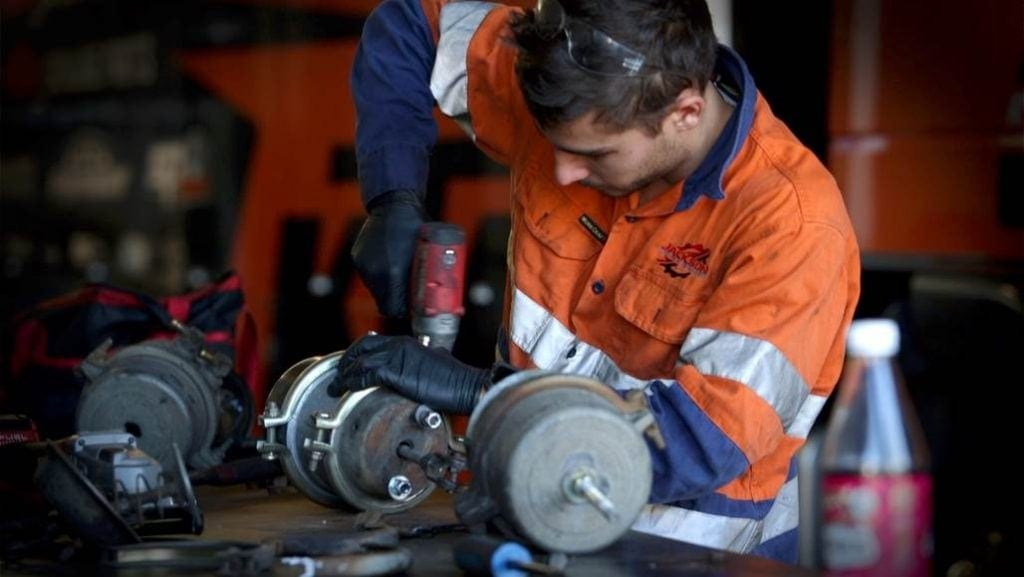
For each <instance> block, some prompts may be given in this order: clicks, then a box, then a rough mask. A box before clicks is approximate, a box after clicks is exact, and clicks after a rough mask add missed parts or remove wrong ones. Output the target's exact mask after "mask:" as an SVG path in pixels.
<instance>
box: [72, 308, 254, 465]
mask: <svg viewBox="0 0 1024 577" xmlns="http://www.w3.org/2000/svg"><path fill="white" fill-rule="evenodd" d="M180 330H181V331H182V332H181V334H180V335H178V336H176V337H175V338H174V339H172V340H170V341H163V340H149V341H144V342H142V343H139V344H136V345H132V346H129V347H125V348H123V349H121V350H119V351H117V352H116V353H114V354H113V355H110V356H108V352H109V350H110V345H111V343H110V341H107V342H106V343H104V344H103V345H101V346H100V347H98V348H97V349H96V350H94V351H93V352H92V353H90V354H89V356H88V357H87V358H86V359H85V360H84V361H83V362H82V364H81V365H79V369H80V371H81V373H82V374H83V375H84V377H85V378H86V379H87V380H88V381H89V382H88V384H87V385H86V386H85V388H84V389H83V391H82V396H81V398H80V400H79V404H78V409H77V412H76V415H75V420H76V427H77V431H79V433H83V432H94V431H112V430H119V431H125V432H127V433H131V434H132V435H133V436H134V437H136V438H137V439H138V446H139V448H140V449H141V450H143V451H144V452H146V453H147V454H149V455H151V456H153V457H154V458H155V459H157V460H158V461H160V463H161V465H163V467H164V468H165V469H170V468H172V467H174V465H175V461H174V450H173V449H172V447H174V446H177V447H178V448H179V450H180V451H181V452H182V456H183V457H184V459H185V463H186V464H187V465H188V466H189V467H191V468H193V469H206V468H208V467H212V466H214V465H217V464H218V463H220V462H221V461H222V460H223V459H224V453H225V452H226V451H227V449H228V448H229V446H230V445H231V443H232V441H233V440H234V437H235V436H237V435H236V434H235V433H236V432H237V429H238V428H239V426H245V425H244V423H243V422H244V421H246V419H245V418H240V414H239V411H238V407H239V406H240V405H239V399H238V398H237V395H238V393H237V391H235V390H233V389H231V388H230V387H224V386H223V383H224V379H225V377H226V376H227V375H228V373H229V372H230V370H231V361H230V360H229V359H228V358H227V357H226V356H224V355H221V354H217V353H211V352H210V351H208V350H206V349H204V348H203V334H202V333H201V332H200V331H198V330H196V329H194V328H191V327H185V326H180ZM248 402H249V404H251V400H249V401H248ZM242 404H245V403H242ZM249 410H250V413H251V409H249ZM243 413H244V411H243Z"/></svg>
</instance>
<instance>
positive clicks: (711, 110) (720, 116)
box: [640, 82, 735, 204]
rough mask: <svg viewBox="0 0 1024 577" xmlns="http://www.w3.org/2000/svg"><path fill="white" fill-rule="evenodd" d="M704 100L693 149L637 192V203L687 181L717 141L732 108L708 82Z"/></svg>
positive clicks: (644, 201) (642, 202)
mask: <svg viewBox="0 0 1024 577" xmlns="http://www.w3.org/2000/svg"><path fill="white" fill-rule="evenodd" d="M704 101H705V102H706V103H707V105H706V107H705V109H704V115H703V118H702V119H701V122H700V125H698V126H697V128H696V129H695V130H697V133H696V134H695V135H694V136H695V139H694V140H695V142H696V143H697V144H696V146H695V147H694V148H693V149H692V150H690V154H688V155H687V158H685V159H684V160H683V162H681V163H680V164H679V167H678V168H677V169H676V170H674V171H672V172H670V173H668V174H666V175H665V177H664V178H662V179H659V180H657V181H655V182H653V183H651V184H650V185H648V186H647V188H645V189H644V190H641V191H640V204H644V203H646V202H648V201H649V200H651V199H653V198H655V197H656V196H658V195H659V194H661V193H662V192H665V190H667V189H669V188H672V187H675V186H677V185H678V184H679V183H681V182H683V181H685V180H686V179H687V178H689V177H690V175H691V174H693V173H694V172H695V171H696V170H697V168H698V167H699V166H700V165H701V163H702V162H704V159H705V158H707V156H708V153H709V152H710V151H711V147H713V146H714V145H715V142H717V141H718V138H719V136H721V134H722V131H723V130H724V129H725V125H726V124H728V122H729V118H730V116H731V115H732V111H733V109H734V108H735V107H734V106H733V105H731V104H729V103H728V102H726V100H725V99H724V98H722V95H721V94H719V93H718V89H717V88H715V86H714V84H712V83H711V82H708V84H707V86H705V87H704Z"/></svg>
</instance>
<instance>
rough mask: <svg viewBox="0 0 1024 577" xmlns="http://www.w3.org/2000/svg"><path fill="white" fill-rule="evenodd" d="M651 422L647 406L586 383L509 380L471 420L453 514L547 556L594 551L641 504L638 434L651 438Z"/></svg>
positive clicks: (643, 461) (645, 474)
mask: <svg viewBox="0 0 1024 577" xmlns="http://www.w3.org/2000/svg"><path fill="white" fill-rule="evenodd" d="M652 424H653V418H651V417H650V413H649V412H648V411H647V410H646V409H639V408H638V407H637V405H636V404H635V401H633V402H630V401H624V400H623V399H622V398H621V397H619V395H618V394H616V393H615V392H614V391H612V390H611V389H610V388H609V387H607V386H606V385H604V384H601V383H599V382H597V381H594V380H591V379H586V378H582V377H576V376H568V375H555V374H550V373H544V372H540V371H524V372H522V373H518V374H516V375H514V376H512V377H509V378H507V379H505V380H504V381H502V382H501V384H499V385H498V386H496V387H495V388H493V389H491V390H490V391H488V392H487V393H486V394H485V396H484V397H483V399H481V402H480V403H479V404H478V405H477V408H476V409H475V410H474V411H473V414H472V415H471V417H470V422H469V428H468V430H467V433H466V448H467V452H468V456H469V469H470V471H472V473H473V478H472V481H471V483H470V487H469V489H468V490H467V491H465V492H463V493H459V494H457V496H456V502H455V508H456V514H457V515H458V516H459V519H460V520H461V521H463V522H464V523H466V524H469V525H479V524H483V523H492V524H493V525H495V526H497V527H499V528H503V530H504V532H506V533H508V536H509V537H512V538H515V539H525V540H526V541H527V542H529V543H531V544H532V545H534V546H535V547H537V548H539V549H542V550H545V551H549V552H563V553H587V552H592V551H596V550H598V549H601V548H603V547H605V546H607V545H609V544H611V543H612V542H614V541H615V540H616V539H618V538H619V537H620V536H621V535H622V534H623V533H625V532H626V531H627V530H628V529H629V527H630V525H632V523H633V521H634V520H635V519H636V517H637V516H638V515H639V513H640V510H641V508H642V507H643V506H644V505H645V504H646V502H647V498H648V495H649V493H650V487H651V463H650V454H649V452H648V449H647V445H646V443H645V442H644V439H643V436H644V435H648V436H651V435H655V436H657V437H660V433H658V431H657V427H654V429H653V430H651V426H652ZM652 439H653V438H652Z"/></svg>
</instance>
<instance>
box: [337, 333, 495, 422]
mask: <svg viewBox="0 0 1024 577" xmlns="http://www.w3.org/2000/svg"><path fill="white" fill-rule="evenodd" d="M510 372H514V369H511V368H509V367H506V366H504V365H499V366H498V367H496V368H492V369H481V368H477V367H473V366H470V365H467V364H465V363H463V362H461V361H459V360H458V359H456V358H455V357H453V356H451V354H449V353H448V351H446V350H444V349H440V348H430V347H426V346H424V345H422V344H420V343H419V342H418V341H416V340H415V339H413V338H412V337H408V336H384V335H367V336H365V337H362V338H361V339H359V340H358V341H356V342H355V343H353V344H352V346H351V347H349V348H348V350H346V351H345V354H344V355H342V356H341V359H339V360H338V375H337V378H335V379H334V381H333V382H332V383H331V384H330V385H329V386H328V390H327V392H328V394H330V395H332V396H339V395H340V394H342V393H343V392H344V391H345V390H346V389H354V390H359V389H364V388H366V387H377V386H384V387H388V388H390V389H391V390H393V391H395V392H396V393H398V394H400V395H402V396H403V397H406V398H407V399H411V400H413V401H416V402H418V403H423V404H424V405H427V406H428V407H431V408H432V409H435V410H438V411H443V412H447V413H455V414H468V413H469V412H470V411H472V410H473V406H474V405H476V401H477V399H478V398H479V397H480V393H481V392H482V391H483V389H484V387H486V386H489V385H490V384H491V383H492V382H494V380H495V377H496V376H501V377H504V376H506V375H507V374H509V373H510Z"/></svg>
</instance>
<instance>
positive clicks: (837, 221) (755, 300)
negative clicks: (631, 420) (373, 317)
mask: <svg viewBox="0 0 1024 577" xmlns="http://www.w3.org/2000/svg"><path fill="white" fill-rule="evenodd" d="M352 85H353V89H354V94H355V98H356V105H357V108H358V113H359V126H358V135H357V155H358V161H359V171H360V180H361V184H362V187H363V188H362V190H363V195H364V201H365V204H366V207H367V209H368V212H369V218H368V220H367V223H366V225H365V226H364V229H363V230H362V231H361V233H360V238H359V240H358V241H357V243H356V245H355V247H354V249H353V256H354V259H355V262H356V265H357V266H358V267H359V268H360V271H361V274H363V277H364V279H365V280H366V282H367V284H368V285H369V287H370V288H371V290H372V292H373V293H374V295H375V296H376V298H377V302H378V306H379V307H380V309H381V311H382V312H383V313H385V314H390V315H401V314H403V313H404V312H405V294H406V292H407V288H406V282H407V278H406V277H407V275H408V272H407V271H408V270H409V262H410V258H411V254H412V247H413V243H414V241H413V237H414V234H415V230H416V229H417V227H418V226H419V224H420V222H422V219H423V216H422V214H423V212H422V196H423V191H424V188H425V185H424V183H425V180H426V167H427V157H428V155H429V152H430V147H431V146H432V145H433V143H434V139H435V131H436V129H435V127H434V123H433V119H432V117H431V114H432V107H433V105H434V103H435V101H436V102H437V103H438V104H439V105H440V107H441V109H442V111H443V112H445V113H446V114H448V115H450V116H453V117H455V118H456V119H457V120H459V121H460V122H461V123H462V124H463V125H464V127H465V128H466V129H467V130H468V131H469V132H470V134H471V135H472V137H473V139H474V140H475V142H476V144H477V145H479V146H480V148H481V149H483V150H484V151H485V152H486V153H487V154H489V155H490V156H492V157H493V158H495V159H496V160H498V161H500V162H503V163H505V164H507V165H508V166H509V168H510V170H511V178H512V202H511V215H512V233H511V238H510V239H509V259H508V265H509V267H508V268H509V286H508V292H507V294H506V306H505V325H504V329H503V331H502V334H501V335H500V337H499V347H498V348H499V352H500V355H501V357H502V359H501V360H502V361H505V362H508V363H511V365H513V366H514V367H519V368H525V367H539V368H542V369H546V370H549V371H556V372H564V373H574V374H583V375H586V376H589V377H592V378H595V379H597V380H599V381H602V382H604V383H607V384H608V385H609V386H611V387H613V388H614V389H616V390H617V391H623V392H624V391H628V390H630V389H635V388H643V389H644V390H645V391H646V392H647V397H646V398H647V399H648V403H649V405H650V409H651V411H652V413H653V414H654V415H655V417H656V419H657V422H658V424H659V427H660V429H661V432H662V434H663V436H664V437H665V440H666V441H667V444H668V447H667V449H665V450H659V449H656V448H653V447H652V449H651V452H652V458H653V463H654V484H653V487H652V492H651V502H652V504H651V505H650V506H649V507H648V508H647V509H646V510H645V512H644V513H643V515H642V516H641V518H640V519H639V520H638V521H637V523H636V524H635V526H634V528H635V529H636V530H639V531H645V532H650V533H655V534H658V535H662V536H665V537H668V538H672V539H678V540H682V541H688V542H693V543H698V544H702V545H707V546H711V547H716V548H720V549H727V550H732V551H740V552H752V553H755V554H758V555H763V556H768V557H773V558H777V559H782V560H786V561H795V560H796V552H797V548H796V545H797V534H796V527H797V487H796V468H795V461H794V455H795V453H796V451H797V449H798V448H799V447H800V446H801V445H802V444H803V442H804V439H805V438H806V435H807V432H808V430H809V429H810V427H811V424H812V423H813V421H814V419H815V417H816V416H817V414H818V412H819V410H820V409H821V407H822V406H823V405H824V404H825V400H826V398H827V397H828V395H829V394H830V393H831V391H832V388H833V386H834V384H835V382H836V380H837V377H838V375H839V372H840V368H841V364H842V358H843V341H844V337H845V331H846V329H847V327H848V325H849V322H850V319H851V317H852V314H853V310H854V306H855V304H856V301H857V297H858V295H859V256H858V250H857V245H856V241H855V239H854V235H853V231H852V229H851V225H850V222H849V220H848V217H847V214H846V211H845V209H844V206H843V202H842V198H841V196H840V193H839V191H838V190H837V187H836V184H835V182H834V180H833V179H832V177H831V176H830V175H829V173H828V172H827V171H826V169H825V168H824V167H823V166H822V165H821V164H820V162H819V161H818V160H817V159H816V158H815V157H814V156H813V154H811V153H810V152H809V151H808V150H807V149H806V148H804V147H803V146H802V145H801V144H800V143H799V142H798V141H797V140H796V138H795V137H794V136H793V135H792V134H791V133H790V132H789V130H788V129H787V128H786V127H785V126H784V125H783V124H782V123H781V122H780V121H779V120H778V119H776V118H775V117H774V116H773V115H772V113H771V110H770V109H769V108H768V105H767V104H766V103H765V102H764V100H763V99H762V98H761V97H760V95H759V94H758V92H757V90H756V88H755V86H754V83H753V79H752V78H751V76H750V74H749V73H748V71H747V69H746V66H745V64H744V63H743V61H742V60H741V59H740V57H739V56H738V55H737V54H736V53H734V52H733V51H732V50H730V49H728V48H726V47H724V46H719V45H717V43H716V41H715V38H714V34H713V31H712V28H711V20H710V16H709V13H708V9H707V6H706V5H705V3H704V2H703V0H697V1H694V0H541V1H540V2H539V3H538V4H537V6H536V8H535V9H532V10H526V11H523V10H519V9H513V8H509V7H506V6H500V5H491V4H485V3H480V2H465V3H462V2H452V3H449V4H447V5H444V0H423V1H422V4H420V1H419V0H386V1H385V2H384V3H383V4H382V5H380V6H379V7H378V9H377V10H376V11H375V12H374V14H373V15H372V16H371V17H370V18H369V19H368V21H367V23H366V27H365V29H364V33H363V37H362V40H361V45H360V49H359V53H358V55H357V58H356V63H355V69H354V72H353V79H352ZM498 366H501V364H500V363H499V365H498ZM339 372H340V376H341V380H342V381H343V382H345V383H348V384H352V385H353V386H357V387H358V386H370V385H384V386H389V387H391V388H393V389H395V390H397V391H398V392H400V393H402V394H404V395H406V396H408V397H410V398H413V399H415V400H418V401H420V402H425V403H427V404H430V405H432V406H434V407H436V408H438V409H443V410H447V411H452V412H462V413H465V412H469V411H470V410H471V409H472V407H473V405H474V403H475V402H476V399H477V398H478V397H479V395H480V393H481V391H482V390H483V389H484V388H486V387H487V386H489V385H490V384H491V383H492V382H494V380H495V379H496V378H497V376H498V374H497V372H496V371H495V370H487V369H478V368H475V367H469V366H466V365H464V364H462V363H460V362H458V361H456V360H455V359H453V358H452V357H451V356H450V355H448V354H447V353H445V352H443V351H437V350H430V349H427V348H425V347H422V346H419V345H418V344H416V343H415V342H414V341H413V340H412V339H411V338H410V337H383V336H368V337H364V338H363V339H361V340H360V341H358V342H356V343H354V344H353V346H352V347H351V348H350V349H349V350H348V353H347V355H346V356H345V359H344V360H343V361H342V363H341V364H340V369H339Z"/></svg>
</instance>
